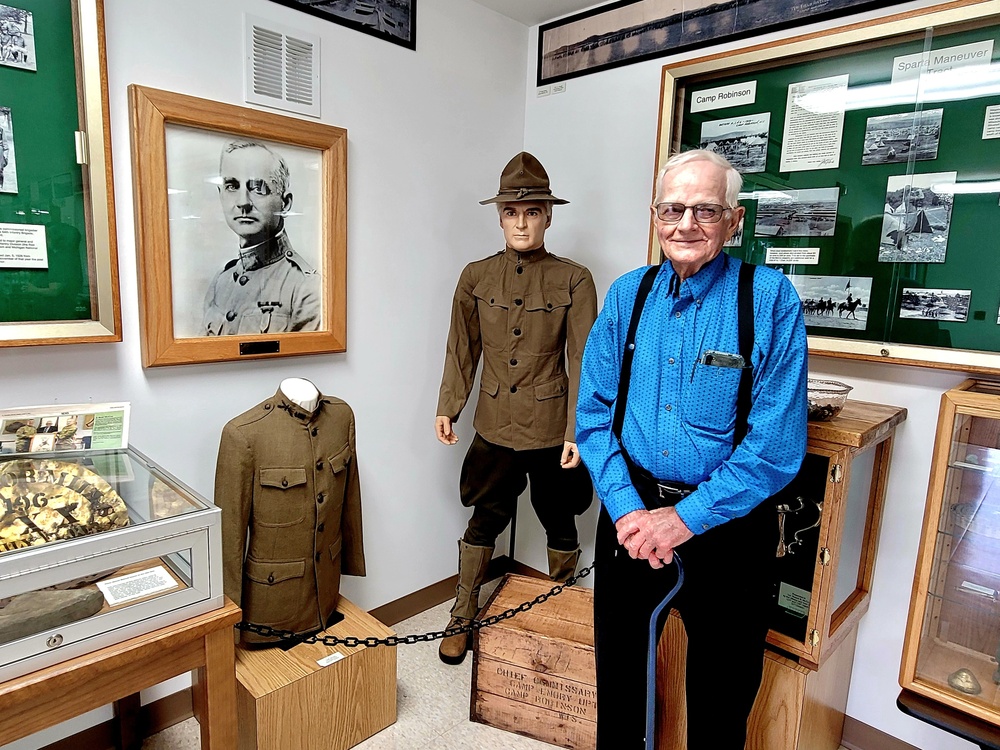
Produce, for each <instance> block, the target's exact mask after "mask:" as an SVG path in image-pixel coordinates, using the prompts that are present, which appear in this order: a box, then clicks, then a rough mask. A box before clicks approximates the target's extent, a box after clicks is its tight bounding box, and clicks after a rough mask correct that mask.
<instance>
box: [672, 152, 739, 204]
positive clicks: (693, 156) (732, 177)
mask: <svg viewBox="0 0 1000 750" xmlns="http://www.w3.org/2000/svg"><path fill="white" fill-rule="evenodd" d="M695 161H707V162H710V163H712V164H714V165H715V166H717V167H720V168H721V169H723V170H724V171H725V173H726V204H727V206H728V207H729V208H735V207H736V206H737V205H738V204H739V200H740V189H741V188H742V187H743V175H741V174H740V173H739V172H737V171H736V168H735V167H734V166H733V165H732V164H730V163H729V160H728V159H726V157H724V156H722V155H720V154H717V153H716V152H714V151H708V150H706V149H703V148H696V149H692V150H691V151H684V152H683V153H680V154H674V155H673V156H671V157H670V158H669V159H667V161H666V162H665V163H664V164H663V166H662V167H661V168H660V171H659V173H658V174H657V175H656V200H654V201H653V202H654V204H655V203H660V197H661V196H660V191H661V190H662V189H663V178H664V177H666V176H667V174H668V173H669V172H673V171H674V170H675V169H678V168H680V167H682V166H684V165H686V164H690V163H691V162H695Z"/></svg>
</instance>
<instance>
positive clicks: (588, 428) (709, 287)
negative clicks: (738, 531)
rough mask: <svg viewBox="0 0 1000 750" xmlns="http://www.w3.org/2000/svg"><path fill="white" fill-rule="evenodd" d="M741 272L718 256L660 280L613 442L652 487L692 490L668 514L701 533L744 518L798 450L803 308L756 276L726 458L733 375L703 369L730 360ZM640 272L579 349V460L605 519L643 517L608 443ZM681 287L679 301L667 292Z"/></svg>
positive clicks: (788, 290) (787, 471)
mask: <svg viewBox="0 0 1000 750" xmlns="http://www.w3.org/2000/svg"><path fill="white" fill-rule="evenodd" d="M739 267H740V261H739V260H736V259H734V258H730V257H729V256H728V255H726V254H725V253H720V254H719V256H718V257H716V258H715V259H714V260H712V261H711V262H709V263H707V264H706V265H705V266H704V267H702V268H701V269H700V270H699V271H698V272H697V273H696V274H694V276H691V277H690V278H688V279H685V280H684V281H680V282H679V279H678V278H677V275H676V274H675V272H674V270H673V267H672V266H671V265H670V264H669V263H664V264H663V266H662V267H661V268H660V271H659V272H658V273H657V275H656V278H655V280H654V283H653V288H652V290H651V291H650V294H649V298H648V299H647V300H646V305H645V309H644V311H643V314H642V318H641V320H640V322H639V328H638V331H637V332H636V341H635V343H636V346H635V354H634V359H633V361H632V380H631V385H630V388H629V397H628V404H627V407H626V410H625V423H624V425H623V427H622V441H623V443H624V445H625V449H626V450H627V451H628V453H629V455H630V456H631V457H632V459H633V460H634V461H635V462H636V463H638V464H639V465H640V466H642V467H644V468H645V469H646V470H647V471H649V472H650V473H651V474H653V476H655V477H658V478H659V479H670V480H673V481H677V482H684V483H686V484H692V485H697V487H698V488H697V490H695V491H694V492H693V493H691V494H690V495H689V496H688V497H686V498H684V499H683V500H681V501H680V502H679V503H678V504H677V513H678V514H679V515H680V518H681V520H682V521H683V522H684V524H685V525H686V526H687V527H688V528H689V529H690V530H691V531H692V532H694V533H695V534H700V533H702V532H704V531H707V530H708V529H711V528H713V527H715V526H718V525H719V524H721V523H725V522H726V521H728V520H730V519H732V518H737V517H739V516H743V515H745V514H747V513H749V512H750V510H752V509H753V508H754V507H756V506H757V505H758V504H759V503H761V502H762V501H763V500H764V499H765V498H767V497H769V496H771V495H773V494H774V493H776V492H777V491H778V490H780V489H781V488H783V487H784V486H785V485H786V484H788V482H790V481H791V479H792V478H793V477H794V476H795V474H796V473H797V472H798V470H799V466H800V464H801V463H802V458H803V456H804V455H805V448H806V380H807V369H806V368H807V347H806V331H805V323H804V321H803V317H802V305H801V303H800V301H799V298H798V295H797V294H796V292H795V289H794V288H793V287H792V285H791V283H790V282H789V281H788V280H787V279H786V278H785V277H784V276H783V275H782V274H781V273H780V272H779V271H776V270H774V269H771V268H767V267H764V266H761V267H759V268H757V271H756V275H755V277H754V288H753V297H754V325H755V332H754V348H753V357H752V359H753V374H754V375H753V389H752V404H753V405H752V407H751V409H750V415H749V431H748V433H747V435H746V437H745V438H744V439H743V441H742V442H741V443H740V445H739V447H738V448H737V449H736V450H735V451H733V431H734V428H735V424H736V391H737V386H738V384H739V380H740V370H739V369H736V368H731V367H719V366H714V365H706V364H704V362H703V357H704V354H705V353H706V352H708V351H712V350H715V351H719V352H725V353H729V354H738V353H739V341H738V331H737V327H738V326H737V282H738V277H739ZM645 270H646V269H645V268H639V269H636V270H635V271H631V272H630V273H627V274H625V275H624V276H622V277H621V278H619V279H618V280H617V281H615V282H614V284H612V285H611V289H610V290H608V295H607V298H606V299H605V302H604V309H603V310H602V311H601V313H600V315H598V317H597V322H596V323H595V324H594V327H593V329H591V332H590V337H589V338H588V340H587V347H586V349H585V350H584V355H583V365H582V372H581V375H580V396H579V400H578V402H577V416H576V438H577V444H578V446H579V449H580V456H581V457H582V459H583V461H584V462H585V463H586V465H587V468H588V469H589V470H590V474H591V476H592V477H593V479H594V487H595V488H596V490H597V494H598V496H599V497H600V498H601V500H602V502H603V503H604V505H605V507H606V508H607V510H608V513H609V514H610V515H611V518H612V519H613V520H615V521H617V520H618V519H619V518H621V517H622V516H624V515H625V514H627V513H630V512H631V511H634V510H640V509H642V508H644V507H645V506H644V505H643V504H642V500H640V499H639V495H638V493H637V492H636V490H635V488H634V487H633V486H632V483H631V481H630V479H629V475H628V469H627V468H626V466H625V460H624V459H623V458H622V455H621V450H620V448H619V446H618V443H617V441H616V440H615V437H614V435H613V434H612V432H611V422H612V418H613V417H614V408H615V400H616V397H617V395H618V379H619V374H620V372H621V360H622V349H623V348H624V345H625V337H626V334H627V333H628V324H629V318H630V316H631V314H632V307H633V305H634V303H635V296H636V293H637V291H638V288H639V281H640V280H641V278H642V275H643V273H644V272H645ZM678 282H679V293H678V294H677V295H676V296H675V295H672V294H671V293H670V290H671V289H673V288H674V287H675V286H676V285H677V284H678Z"/></svg>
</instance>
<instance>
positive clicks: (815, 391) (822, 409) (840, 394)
mask: <svg viewBox="0 0 1000 750" xmlns="http://www.w3.org/2000/svg"><path fill="white" fill-rule="evenodd" d="M808 389H809V420H810V421H812V422H827V421H829V420H831V419H833V418H834V417H835V416H837V415H838V414H840V410H841V409H843V408H844V403H845V402H846V401H847V394H848V393H850V392H851V391H852V390H853V387H852V386H849V385H846V384H844V383H841V382H838V381H836V380H817V379H814V378H809V385H808Z"/></svg>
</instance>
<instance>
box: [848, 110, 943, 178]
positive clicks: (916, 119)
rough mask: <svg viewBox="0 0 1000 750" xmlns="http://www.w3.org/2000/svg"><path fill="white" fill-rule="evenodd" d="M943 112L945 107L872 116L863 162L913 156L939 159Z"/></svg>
mask: <svg viewBox="0 0 1000 750" xmlns="http://www.w3.org/2000/svg"><path fill="white" fill-rule="evenodd" d="M943 114H944V110H943V109H926V110H923V111H922V112H904V113H902V114H898V115H880V116H878V117H869V118H868V124H867V126H866V127H865V145H864V154H863V155H862V157H861V163H862V164H865V165H868V164H892V163H895V162H907V161H909V160H910V159H913V160H914V161H929V160H931V159H936V158H937V154H938V144H939V143H940V141H941V118H942V115H943Z"/></svg>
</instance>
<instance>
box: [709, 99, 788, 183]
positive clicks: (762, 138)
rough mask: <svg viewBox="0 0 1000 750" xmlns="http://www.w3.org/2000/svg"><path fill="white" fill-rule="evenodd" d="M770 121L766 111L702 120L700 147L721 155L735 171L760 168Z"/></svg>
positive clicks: (763, 163)
mask: <svg viewBox="0 0 1000 750" xmlns="http://www.w3.org/2000/svg"><path fill="white" fill-rule="evenodd" d="M770 124H771V113H770V112H764V113H762V114H759V115H744V116H742V117H731V118H728V119H725V120H713V121H710V122H705V123H702V125H701V147H702V148H704V149H708V150H709V151H715V152H716V153H718V154H721V155H722V156H725V157H726V158H727V159H728V160H729V162H730V164H732V165H733V166H734V167H736V169H737V171H739V172H742V173H748V172H763V171H764V167H765V163H766V161H767V134H768V130H769V128H770Z"/></svg>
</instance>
